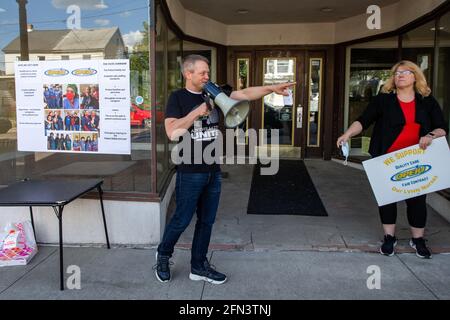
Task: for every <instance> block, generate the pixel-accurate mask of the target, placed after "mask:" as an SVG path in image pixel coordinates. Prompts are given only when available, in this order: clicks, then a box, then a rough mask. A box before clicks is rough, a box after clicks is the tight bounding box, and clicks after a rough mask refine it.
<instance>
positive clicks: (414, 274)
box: [395, 255, 441, 300]
mask: <svg viewBox="0 0 450 320" xmlns="http://www.w3.org/2000/svg"><path fill="white" fill-rule="evenodd" d="M395 256H396V257H397V259H398V260H400V262H401V263H402V264H403V265H404V266H405V268H406V269H408V270H409V272H411V274H412V275H413V276H414V278H416V279H417V281H419V282H420V283H421V284H422V285H423V286H424V287H425V288H426V289H427V290H428V291H429V292H430V293H431V294H432V295H433V297H435V298H436V300H441V299H440V298H439V297H438V296H437V295H436V294H435V293H434V291H433V290H432V289H431V288H430V287H429V286H428V285H427V284H426V283H425V281H423V280H422V279H420V278H419V277H418V276H417V275H416V273H415V272H414V271H413V270H412V269H411V268H410V267H409V266H408V265H407V264H406V263H405V262H404V261H403V260H402V259H400V257H399V256H398V255H395Z"/></svg>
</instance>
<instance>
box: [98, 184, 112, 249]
mask: <svg viewBox="0 0 450 320" xmlns="http://www.w3.org/2000/svg"><path fill="white" fill-rule="evenodd" d="M98 195H99V197H100V205H101V206H102V216H103V226H104V227H105V235H106V244H107V246H108V249H111V246H110V245H109V237H108V228H107V227H106V217H105V208H104V207H103V196H102V195H103V190H102V187H101V186H98Z"/></svg>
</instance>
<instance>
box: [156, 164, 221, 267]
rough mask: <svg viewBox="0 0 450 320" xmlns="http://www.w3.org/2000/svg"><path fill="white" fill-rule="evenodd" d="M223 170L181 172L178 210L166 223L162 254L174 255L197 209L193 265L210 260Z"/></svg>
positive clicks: (178, 182)
mask: <svg viewBox="0 0 450 320" xmlns="http://www.w3.org/2000/svg"><path fill="white" fill-rule="evenodd" d="M221 184H222V173H221V172H220V171H218V172H208V173H187V172H178V173H177V180H176V187H175V192H176V204H177V206H176V210H175V214H174V215H173V217H172V219H171V220H170V222H169V224H168V225H167V226H166V230H165V231H164V235H163V238H162V241H161V243H160V244H159V246H158V253H159V254H160V255H165V256H172V253H173V250H174V247H175V244H176V243H177V241H178V239H179V238H180V236H181V234H182V233H183V231H184V230H186V228H187V227H188V226H189V223H190V222H191V220H192V216H193V215H194V212H197V223H196V224H195V231H194V239H193V241H192V250H191V266H192V267H193V268H200V267H201V266H203V262H204V261H205V260H206V254H207V253H208V246H209V241H210V239H211V231H212V226H213V224H214V221H215V219H216V213H217V208H218V207H219V199H220V188H221Z"/></svg>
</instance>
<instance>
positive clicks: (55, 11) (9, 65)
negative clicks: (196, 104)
mask: <svg viewBox="0 0 450 320" xmlns="http://www.w3.org/2000/svg"><path fill="white" fill-rule="evenodd" d="M102 4H103V5H99V2H98V1H81V0H70V1H66V0H42V1H28V4H27V6H26V9H27V22H28V32H27V34H28V47H29V60H30V61H40V62H47V61H61V64H60V65H61V67H63V66H64V64H65V63H67V61H65V62H64V61H62V60H68V61H71V60H83V61H85V62H87V60H101V59H129V62H130V103H129V104H128V102H127V105H123V108H124V109H123V110H127V111H126V113H128V110H129V112H130V131H131V154H130V155H126V154H122V155H117V154H100V153H98V154H95V153H92V152H91V153H89V152H82V150H80V152H76V151H78V150H76V149H75V148H78V147H77V143H75V142H76V141H78V139H80V140H81V138H83V137H84V136H86V140H87V139H88V137H89V138H90V140H91V141H93V140H96V139H98V138H99V137H100V136H101V135H102V133H104V132H102V129H103V128H102V126H101V124H102V121H103V120H102V119H104V118H102V117H103V116H104V115H102V105H101V104H102V98H101V97H99V98H98V99H97V96H96V92H97V91H96V86H97V85H98V84H91V83H84V84H83V83H77V84H75V85H74V86H71V85H70V84H69V83H58V82H55V83H49V84H48V85H47V89H48V90H50V89H51V90H52V92H53V93H54V92H57V95H53V94H52V95H50V96H49V97H53V96H55V97H58V96H59V92H61V90H62V93H61V100H62V99H63V98H64V95H66V91H71V92H74V94H75V98H78V99H79V102H80V103H79V104H73V105H74V106H75V105H76V106H77V108H76V109H75V110H71V111H70V113H71V117H72V118H74V119H75V118H78V121H82V120H84V119H83V117H82V116H77V117H74V115H75V112H77V114H78V115H84V116H88V113H89V112H87V109H89V108H87V107H85V106H86V105H87V104H84V103H83V102H82V101H83V100H84V99H85V98H86V99H87V98H90V99H91V100H95V99H97V101H98V102H99V104H100V106H99V109H97V113H99V122H100V124H99V125H98V126H97V125H96V127H95V128H94V127H93V128H88V129H86V128H87V127H86V128H84V127H83V125H82V124H80V127H78V128H77V126H76V124H74V125H72V124H71V123H70V121H71V120H70V119H66V115H67V112H66V111H65V110H64V108H63V107H62V105H61V104H59V103H57V102H56V103H53V102H50V99H45V93H44V91H45V86H43V88H42V90H43V92H42V95H43V97H44V99H43V102H42V106H38V107H39V108H41V107H42V109H43V110H42V111H43V112H42V114H43V117H44V118H45V115H47V116H49V115H50V117H48V118H51V117H53V119H56V121H55V123H56V124H57V125H54V126H51V125H50V124H49V127H48V131H45V133H44V130H43V134H46V136H47V135H48V138H50V134H51V133H53V134H54V136H56V134H58V136H64V137H65V138H64V143H60V142H61V140H62V139H60V141H59V142H58V143H49V150H48V152H19V151H17V144H18V141H17V139H18V135H17V119H16V94H15V75H14V73H15V70H14V61H16V60H20V56H21V46H20V37H19V18H18V16H19V15H18V11H19V9H18V4H17V2H16V1H3V2H2V5H1V7H2V9H3V10H2V12H0V15H1V16H0V21H1V22H0V26H1V28H0V30H1V31H0V50H1V51H0V53H1V54H0V97H1V99H0V172H1V175H0V185H7V184H10V183H12V182H14V181H17V180H20V179H23V178H25V177H29V178H44V179H58V178H66V179H77V178H86V177H96V178H103V179H104V181H105V183H104V189H105V191H119V192H131V193H135V192H137V193H148V192H152V191H154V190H151V151H150V150H151V146H150V143H151V142H150V141H151V139H150V117H151V114H150V106H151V99H150V74H149V46H148V45H149V27H148V26H149V1H148V0H133V1H126V2H124V1H120V0H108V1H104V2H102ZM22 53H23V52H22ZM100 85H101V84H100ZM69 87H73V88H71V90H69V89H68V88H69ZM89 92H90V93H89ZM58 99H59V98H56V100H55V101H58ZM52 101H53V100H52ZM86 101H87V100H86ZM103 103H104V102H103ZM92 106H93V107H92V108H94V109H95V108H96V107H95V106H94V105H92ZM51 109H54V110H51ZM83 109H86V110H83ZM92 113H93V112H92V111H91V112H90V114H91V118H92V119H94V118H93V116H92ZM58 114H59V115H60V117H58ZM44 118H43V119H40V120H39V121H41V120H42V122H43V123H45V120H46V119H44ZM60 118H61V119H60ZM66 120H67V122H66ZM86 121H87V120H86ZM97 124H98V123H97ZM83 128H84V129H86V130H87V131H86V130H83ZM91 131H92V132H91ZM67 137H69V139H67ZM27 138H28V139H32V137H27ZM70 138H71V139H70ZM49 141H50V140H49ZM90 144H92V145H93V146H95V144H94V143H92V142H91V143H90ZM86 145H87V144H85V146H86ZM53 147H55V148H53ZM92 148H95V147H92ZM53 150H54V151H53ZM62 151H72V152H71V153H69V152H62ZM86 151H89V150H87V149H86ZM90 151H94V149H91V150H90Z"/></svg>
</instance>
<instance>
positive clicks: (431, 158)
mask: <svg viewBox="0 0 450 320" xmlns="http://www.w3.org/2000/svg"><path fill="white" fill-rule="evenodd" d="M363 166H364V170H365V171H366V174H367V177H368V178H369V182H370V185H371V187H372V190H373V192H374V194H375V198H376V199H377V202H378V205H379V206H382V205H386V204H389V203H393V202H398V201H401V200H405V199H409V198H413V197H417V196H420V195H423V194H427V193H431V192H435V191H439V190H442V189H446V188H450V150H449V147H448V143H447V140H446V139H445V138H444V137H441V138H438V139H435V140H433V143H432V144H431V145H430V146H429V147H428V148H427V149H426V150H422V149H420V148H419V145H418V144H416V145H414V146H411V147H408V148H404V149H401V150H398V151H394V152H391V153H388V154H385V155H383V156H380V157H376V158H373V159H370V160H367V161H364V162H363Z"/></svg>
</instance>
